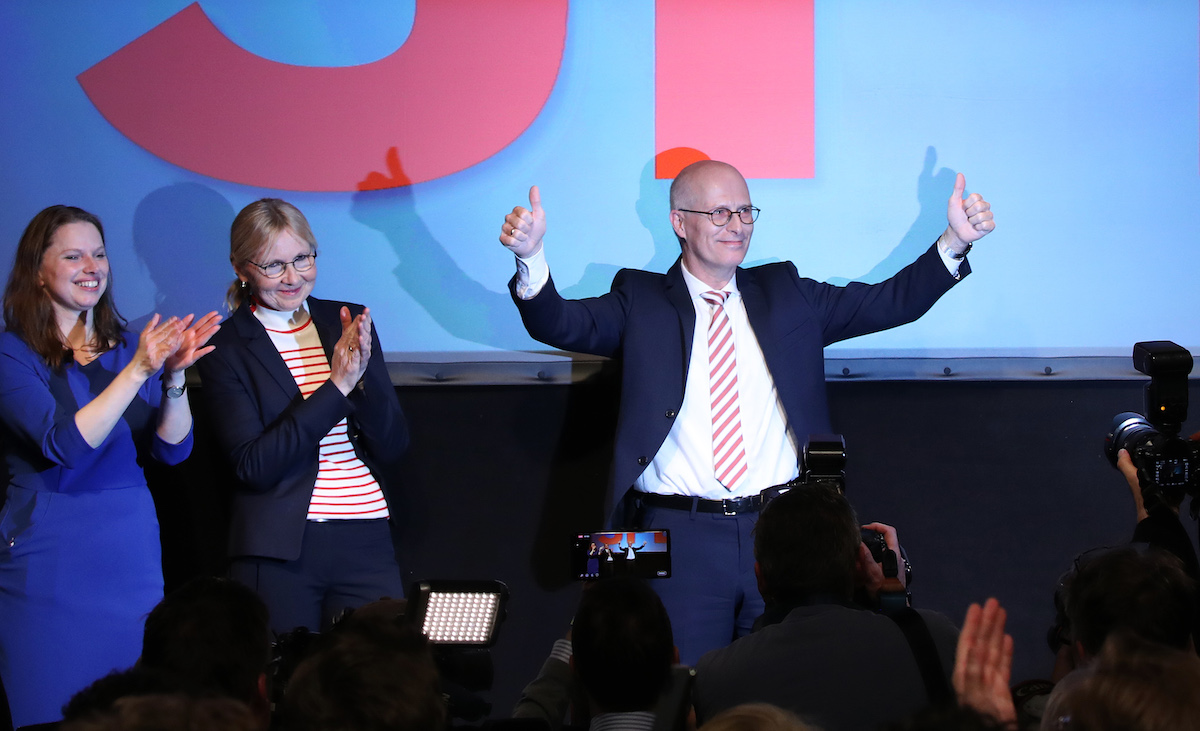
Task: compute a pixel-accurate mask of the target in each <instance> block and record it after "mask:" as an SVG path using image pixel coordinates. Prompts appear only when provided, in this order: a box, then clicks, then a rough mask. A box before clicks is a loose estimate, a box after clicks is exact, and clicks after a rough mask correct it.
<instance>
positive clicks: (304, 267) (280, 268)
mask: <svg viewBox="0 0 1200 731" xmlns="http://www.w3.org/2000/svg"><path fill="white" fill-rule="evenodd" d="M250 263H251V264H253V265H254V266H256V267H258V269H259V271H261V272H262V273H263V276H264V277H266V278H267V279H279V278H280V277H282V276H283V272H284V270H286V269H287V266H288V264H291V265H292V269H295V270H296V271H298V272H307V271H308V270H309V269H312V268H313V264H316V263H317V252H315V251H314V252H313V253H311V254H301V255H300V256H297V257H296V258H295V259H292V260H291V261H273V262H271V263H270V264H259V263H258V262H256V261H252V262H250Z"/></svg>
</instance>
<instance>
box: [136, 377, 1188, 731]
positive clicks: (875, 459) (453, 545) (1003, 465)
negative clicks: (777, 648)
mask: <svg viewBox="0 0 1200 731" xmlns="http://www.w3.org/2000/svg"><path fill="white" fill-rule="evenodd" d="M613 375H614V374H613V373H612V369H611V368H607V369H605V371H603V372H601V374H600V375H599V376H596V377H594V378H592V379H590V380H588V381H586V382H584V383H580V384H576V385H570V386H565V385H564V386H555V385H532V386H507V387H491V386H430V387H404V388H400V389H399V395H400V401H401V404H402V405H403V406H404V409H405V411H406V413H407V415H408V419H409V423H410V425H411V427H412V431H413V442H412V447H411V449H410V451H409V453H408V455H407V457H406V458H405V460H404V462H403V464H402V467H401V475H400V479H401V481H402V484H403V485H404V500H405V505H404V507H403V514H402V515H400V516H399V521H400V528H401V531H402V535H403V545H402V548H401V554H402V556H401V557H402V561H403V563H402V566H403V568H404V569H405V571H406V573H407V578H408V579H410V580H411V579H414V578H497V579H500V580H502V581H504V582H506V583H507V584H508V586H509V587H510V589H511V591H512V599H511V601H510V603H509V610H508V619H507V621H506V623H505V624H504V626H503V628H502V630H501V634H500V640H499V644H498V646H497V647H496V648H495V650H494V656H495V660H496V673H497V679H496V685H495V688H494V690H493V692H492V694H491V699H492V700H493V702H494V704H495V709H494V712H495V714H506V713H507V712H508V709H509V708H510V707H511V705H512V703H513V701H515V699H516V698H517V696H518V695H519V692H520V688H521V687H522V685H523V684H524V682H525V681H526V680H527V679H529V678H531V677H532V676H533V675H534V674H535V673H536V672H537V670H538V668H539V667H540V665H541V662H542V660H543V659H544V658H545V656H546V653H547V652H548V650H549V647H550V645H551V643H552V642H553V640H554V639H555V638H557V637H560V636H562V635H563V634H565V632H566V630H567V626H568V622H569V619H570V616H571V612H572V609H573V607H574V605H575V603H576V601H577V599H578V595H579V589H578V588H577V586H575V585H573V584H571V583H570V582H568V581H566V580H565V576H566V574H567V550H566V549H567V545H568V536H569V534H570V533H572V532H573V531H576V530H579V529H596V528H598V527H600V526H601V525H602V524H603V522H604V516H603V515H601V505H602V499H603V489H604V485H605V482H606V476H607V471H608V462H609V458H610V456H611V449H612V429H613V424H614V422H615V408H616V407H615V404H616V396H617V389H616V381H615V379H614V378H613ZM1141 388H1142V386H1141V384H1140V383H1138V382H1134V381H1121V382H1088V381H1063V382H1060V381H1053V380H1050V379H1049V378H1048V379H1047V380H1046V381H1044V382H1038V381H1024V382H957V381H952V380H946V381H944V382H939V381H922V382H838V383H832V384H830V396H831V399H830V400H831V408H832V410H833V423H834V428H835V429H836V430H838V431H840V432H841V433H842V434H844V435H845V437H846V441H847V447H848V452H849V461H848V465H847V480H848V490H847V491H848V494H849V495H850V496H851V498H852V500H853V502H854V503H855V505H856V507H857V508H858V511H859V514H860V517H861V518H862V519H863V520H864V522H866V521H870V520H880V521H883V522H887V523H892V524H894V525H896V526H897V528H898V530H899V532H900V537H901V541H902V542H903V543H904V545H905V547H906V549H907V550H908V552H909V555H910V557H911V559H912V563H913V567H914V569H913V570H914V582H913V587H912V588H913V592H914V595H915V600H916V602H917V604H918V605H919V606H922V607H928V608H933V609H936V610H939V611H941V612H944V613H945V614H947V615H948V616H950V617H951V618H952V619H953V620H955V622H956V623H958V622H961V619H962V615H963V613H964V612H965V609H966V606H967V604H968V603H969V602H971V601H982V600H983V599H985V598H986V597H988V596H997V597H999V598H1000V600H1001V601H1002V602H1003V603H1004V605H1005V606H1006V607H1007V608H1008V610H1009V625H1010V632H1011V633H1012V634H1013V636H1014V638H1015V640H1016V660H1015V666H1014V672H1013V677H1014V681H1016V680H1022V679H1026V678H1030V677H1045V676H1047V675H1049V672H1050V668H1051V664H1052V663H1051V656H1050V653H1049V651H1048V650H1047V649H1046V644H1045V641H1044V637H1045V634H1046V629H1047V627H1048V626H1049V623H1050V622H1051V620H1052V619H1053V604H1052V599H1051V597H1052V592H1053V587H1054V584H1055V581H1056V579H1057V578H1058V576H1059V574H1060V573H1062V571H1064V570H1065V568H1066V567H1067V566H1068V565H1069V563H1070V560H1071V558H1072V557H1073V556H1074V555H1075V554H1076V553H1078V552H1079V551H1082V550H1083V549H1085V548H1088V547H1092V546H1096V545H1101V544H1109V543H1116V542H1120V541H1123V540H1126V539H1127V537H1128V536H1129V534H1130V533H1131V532H1132V529H1133V523H1134V512H1133V507H1132V502H1131V500H1130V498H1129V494H1128V490H1127V488H1126V487H1125V484H1124V481H1123V480H1122V479H1121V477H1120V475H1119V474H1118V473H1117V472H1116V471H1115V470H1113V469H1112V468H1111V467H1109V465H1108V463H1107V462H1106V461H1105V460H1104V459H1103V458H1102V457H1101V454H1100V452H1101V443H1102V439H1103V436H1104V432H1105V431H1106V430H1107V428H1108V426H1109V423H1110V420H1111V418H1112V417H1113V415H1115V414H1116V413H1118V412H1120V411H1126V410H1135V411H1140V410H1141V409H1142V391H1141ZM1196 391H1197V389H1196V388H1192V397H1193V399H1194V398H1195V397H1196V395H1197V394H1196ZM198 396H199V394H198ZM197 400H198V401H199V400H201V399H200V398H197ZM206 429H207V425H206V420H205V419H204V418H203V414H202V413H201V414H200V418H199V424H198V431H197V438H198V441H197V448H196V451H195V453H194V454H193V456H192V457H191V459H189V460H188V461H187V462H186V463H184V464H183V465H181V466H179V467H176V468H160V469H159V471H157V472H156V473H155V474H154V475H152V479H153V482H154V484H155V493H156V497H157V498H158V503H159V511H160V520H161V523H162V532H163V544H164V556H165V558H164V562H165V572H166V578H167V583H168V589H170V588H171V587H172V586H176V585H178V584H179V583H180V582H181V581H184V580H186V579H187V578H189V577H190V576H193V575H196V574H200V573H221V572H222V571H223V552H224V546H223V542H224V534H223V524H224V514H225V511H226V509H227V508H226V503H225V491H226V490H227V489H228V484H229V479H228V473H227V472H225V469H224V467H223V466H222V465H221V464H220V460H219V458H217V457H216V456H215V454H214V452H213V451H212V448H211V444H212V440H211V435H209V434H208V433H207V431H206ZM1185 431H1187V430H1186V429H1185ZM1189 528H1194V527H1193V526H1189Z"/></svg>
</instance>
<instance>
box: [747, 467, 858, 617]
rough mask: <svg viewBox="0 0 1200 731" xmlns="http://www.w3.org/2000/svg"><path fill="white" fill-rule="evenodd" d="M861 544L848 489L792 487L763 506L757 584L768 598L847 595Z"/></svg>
mask: <svg viewBox="0 0 1200 731" xmlns="http://www.w3.org/2000/svg"><path fill="white" fill-rule="evenodd" d="M861 549H862V533H861V530H860V528H859V524H858V518H857V516H856V515H855V514H854V508H852V507H851V506H850V503H849V501H847V500H846V497H845V496H844V495H842V494H841V493H840V492H838V491H837V490H835V489H832V488H827V487H822V486H814V487H802V488H797V489H794V490H789V491H788V492H786V493H784V494H783V495H781V496H779V497H777V498H775V499H774V500H772V501H771V502H770V503H768V504H767V505H766V507H765V508H763V511H762V513H761V514H760V515H759V518H758V523H757V524H756V526H755V528H754V557H755V566H754V570H755V574H756V576H757V577H758V590H759V592H760V593H761V594H762V595H763V599H764V600H766V601H767V603H768V604H772V603H778V604H800V603H810V602H814V601H823V602H829V601H832V602H845V601H849V600H850V599H851V598H852V597H853V596H854V587H855V581H856V578H857V577H856V572H855V565H856V561H857V559H858V555H859V551H860V550H861Z"/></svg>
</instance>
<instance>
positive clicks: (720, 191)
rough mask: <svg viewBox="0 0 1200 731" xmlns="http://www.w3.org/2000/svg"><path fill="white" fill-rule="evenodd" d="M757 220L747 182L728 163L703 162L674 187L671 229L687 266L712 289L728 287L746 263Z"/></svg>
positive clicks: (678, 178)
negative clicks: (726, 284) (740, 267)
mask: <svg viewBox="0 0 1200 731" xmlns="http://www.w3.org/2000/svg"><path fill="white" fill-rule="evenodd" d="M757 215H758V209H756V208H754V207H753V206H752V205H751V204H750V189H749V187H748V186H747V185H746V179H745V178H743V177H742V174H741V173H739V172H738V170H737V168H735V167H733V166H732V165H730V164H728V163H724V162H718V161H716V160H700V161H697V162H694V163H692V164H691V165H688V166H687V167H685V168H684V169H683V170H680V171H679V174H678V175H676V176H675V179H674V180H673V181H672V182H671V226H672V228H674V230H675V236H676V238H678V239H679V245H680V248H681V249H682V252H683V265H684V266H685V267H687V270H688V271H689V272H691V273H692V274H693V275H694V276H695V277H697V278H698V279H700V280H701V281H703V282H705V283H707V284H709V285H711V286H713V287H720V286H723V285H724V284H725V283H726V282H728V281H729V280H730V279H731V278H732V277H733V272H734V270H735V269H737V267H738V266H739V265H740V264H741V263H742V261H743V260H744V259H745V258H746V253H747V252H748V251H749V250H750V237H751V235H752V234H753V233H754V220H755V218H756V217H757Z"/></svg>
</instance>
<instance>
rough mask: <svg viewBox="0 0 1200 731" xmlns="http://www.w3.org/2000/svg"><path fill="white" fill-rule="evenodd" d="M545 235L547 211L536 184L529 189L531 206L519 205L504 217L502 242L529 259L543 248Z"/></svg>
mask: <svg viewBox="0 0 1200 731" xmlns="http://www.w3.org/2000/svg"><path fill="white" fill-rule="evenodd" d="M545 235H546V212H545V211H544V210H543V209H542V195H541V193H540V192H539V191H538V187H537V186H536V185H535V186H533V187H532V188H530V189H529V208H526V207H524V206H517V207H516V208H514V209H512V213H510V214H508V215H507V216H505V217H504V223H503V224H502V225H501V226H500V243H502V244H504V246H505V247H506V248H508V249H509V250H510V251H512V253H514V254H516V255H517V256H519V257H521V258H522V259H528V258H529V257H531V256H533V255H534V254H536V253H537V252H539V251H541V250H542V237H543V236H545Z"/></svg>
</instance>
